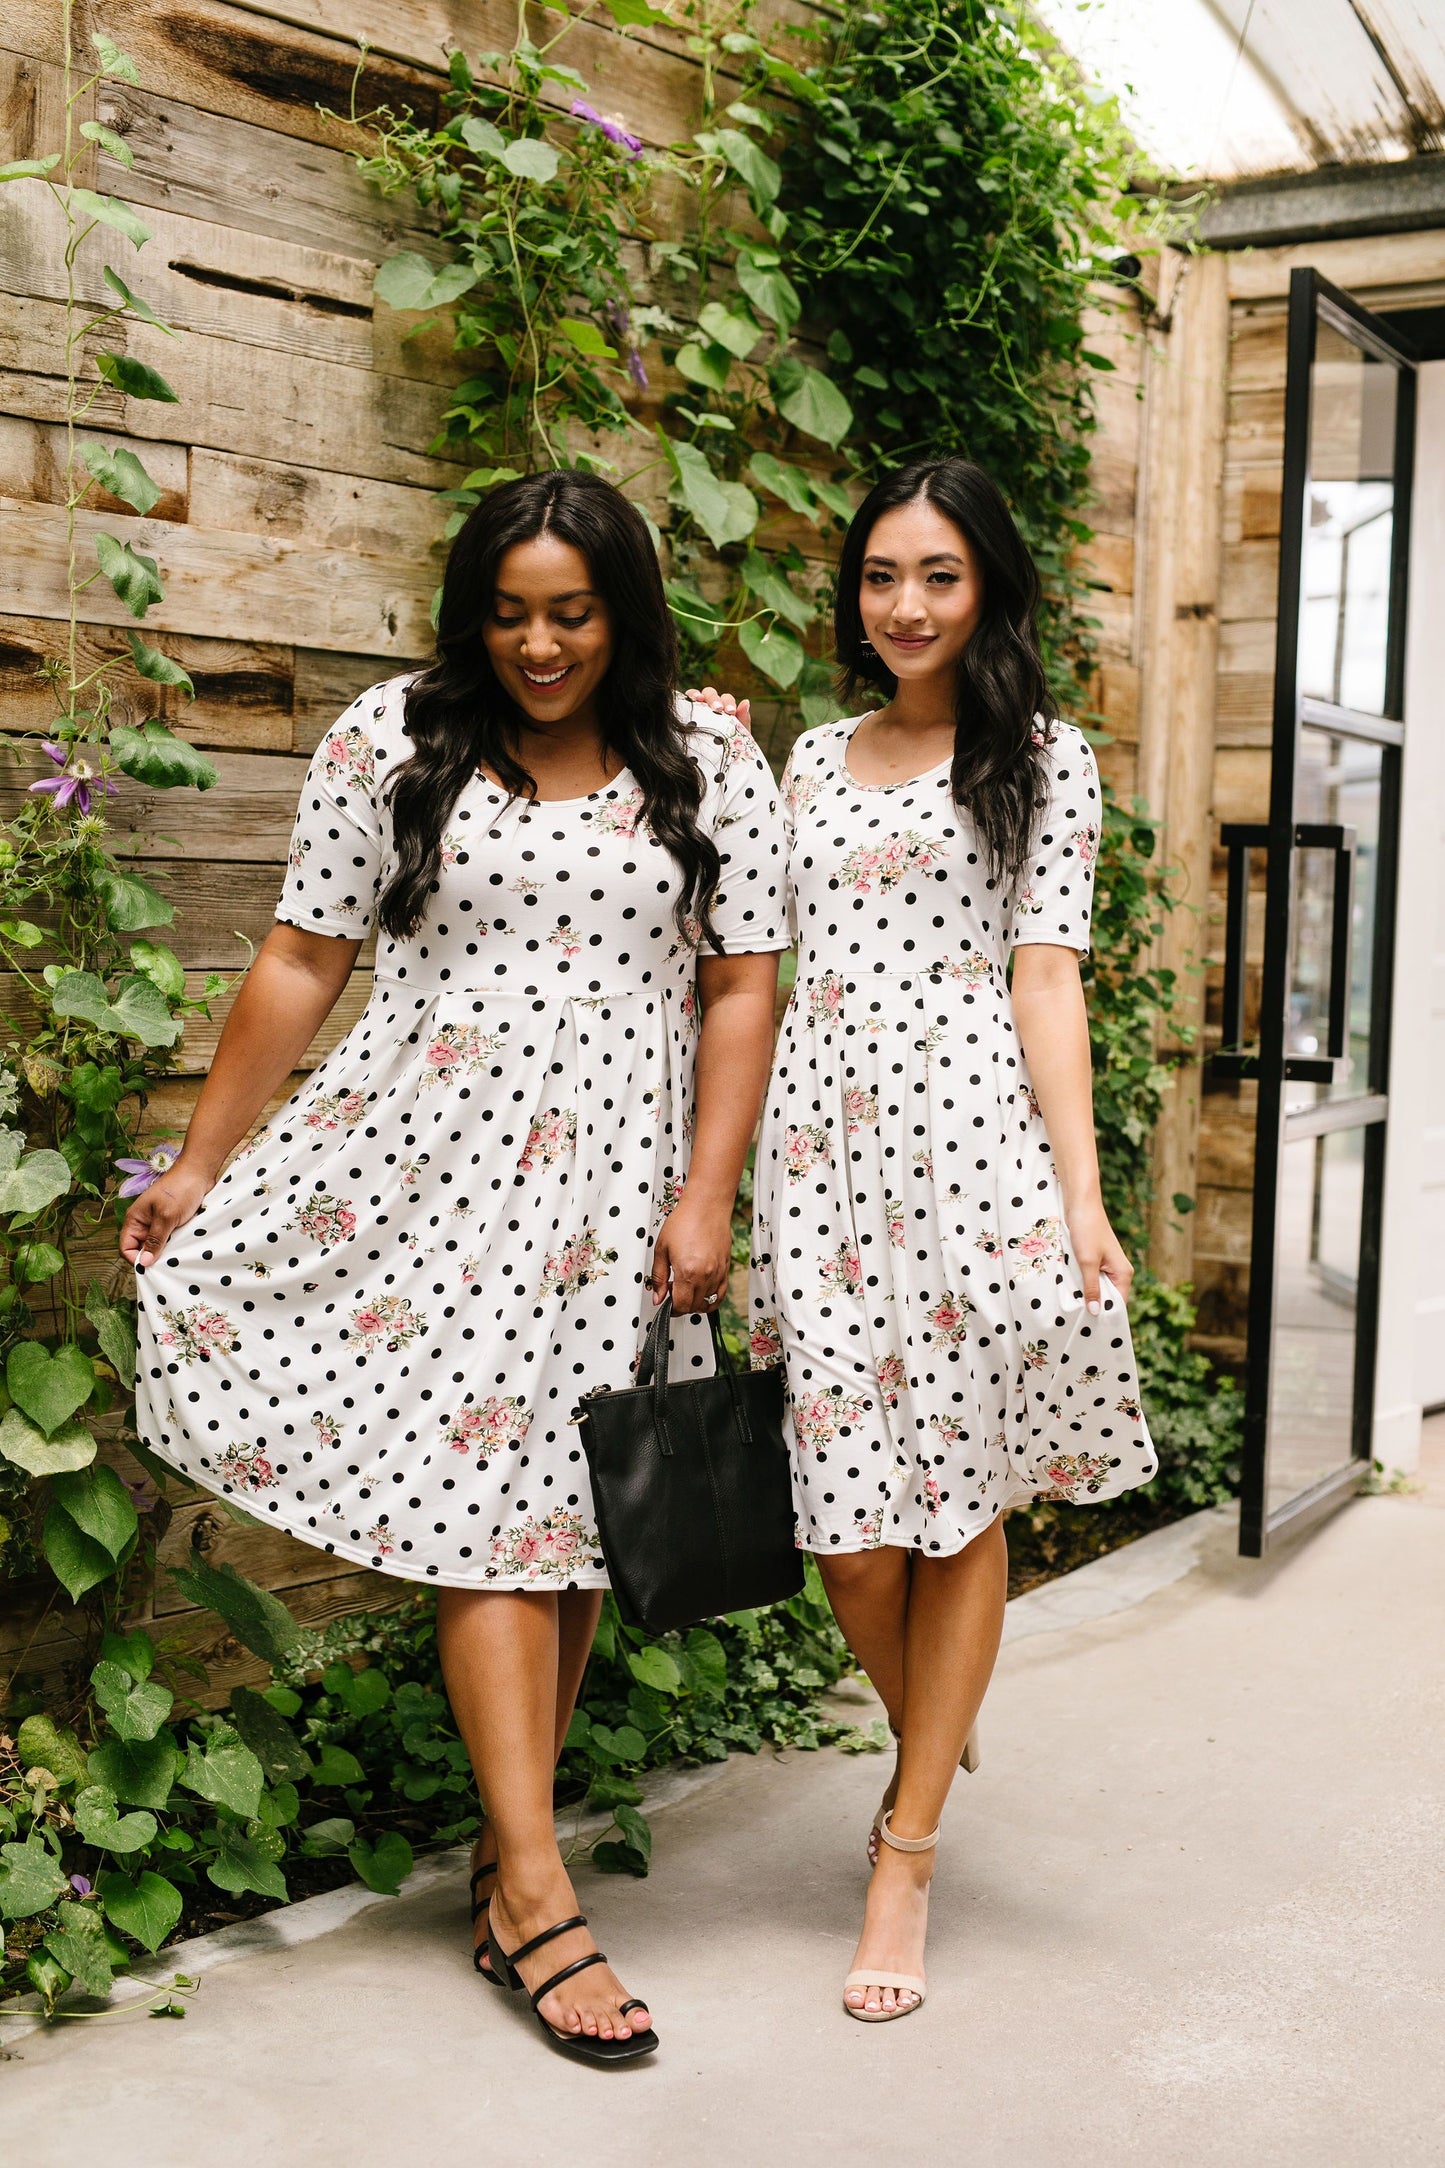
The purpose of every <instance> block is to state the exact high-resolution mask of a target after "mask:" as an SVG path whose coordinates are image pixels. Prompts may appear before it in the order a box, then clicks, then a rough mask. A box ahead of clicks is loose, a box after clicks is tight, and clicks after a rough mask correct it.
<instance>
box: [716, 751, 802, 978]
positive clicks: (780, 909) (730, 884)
mask: <svg viewBox="0 0 1445 2168" xmlns="http://www.w3.org/2000/svg"><path fill="white" fill-rule="evenodd" d="M707 720H708V722H709V723H712V724H717V723H719V722H724V721H726V720H727V719H726V718H723V717H716V716H709V717H708V718H707ZM708 802H709V804H710V807H711V818H710V820H709V822H708V825H709V827H710V830H711V833H712V839H713V842H714V843H715V844H716V845H717V849H718V856H719V858H720V859H721V861H722V871H721V875H720V878H719V881H718V890H717V895H716V897H715V898H714V900H713V907H712V923H713V928H714V931H715V932H716V934H717V937H718V939H719V941H720V942H721V943H722V946H723V950H724V953H725V954H726V955H729V956H747V955H751V954H753V953H755V952H756V951H759V950H764V949H786V948H791V947H792V945H793V939H792V935H791V934H790V933H789V931H788V914H787V895H786V890H787V865H788V861H787V846H786V844H785V841H784V837H783V817H782V814H781V813H780V811H779V810H778V797H777V790H776V787H775V785H774V783H773V771H772V769H771V768H770V767H769V766H768V764H767V762H766V760H764V758H763V756H762V753H761V751H760V750H759V748H758V746H757V745H756V743H755V742H754V740H753V739H752V738H751V737H750V736H749V735H748V733H747V731H746V730H743V729H740V728H739V727H738V726H737V725H736V724H733V725H732V726H731V728H730V729H729V730H728V732H727V734H726V735H725V737H724V739H723V744H722V752H721V757H720V758H719V760H718V763H717V773H716V776H715V778H714V780H713V782H712V785H711V787H710V789H709V791H708Z"/></svg>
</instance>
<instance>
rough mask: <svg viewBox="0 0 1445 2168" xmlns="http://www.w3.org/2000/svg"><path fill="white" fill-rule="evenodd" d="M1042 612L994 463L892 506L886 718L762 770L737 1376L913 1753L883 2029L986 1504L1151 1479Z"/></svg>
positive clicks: (940, 1760)
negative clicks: (775, 1384)
mask: <svg viewBox="0 0 1445 2168" xmlns="http://www.w3.org/2000/svg"><path fill="white" fill-rule="evenodd" d="M1038 599H1039V588H1038V578H1037V575H1036V573H1035V570H1034V566H1033V564H1032V561H1031V560H1030V557H1029V554H1028V551H1027V549H1026V548H1025V546H1024V544H1023V541H1022V539H1021V538H1020V536H1019V533H1018V530H1017V528H1016V527H1015V525H1014V523H1013V520H1012V518H1011V517H1010V515H1009V512H1008V508H1007V506H1006V505H1005V503H1004V501H1003V498H1002V497H1001V496H1000V494H999V492H998V490H997V488H996V487H995V486H994V484H993V483H992V482H991V481H990V480H989V478H988V476H987V475H986V474H984V473H982V472H981V470H980V469H979V468H977V467H975V466H972V465H970V464H969V463H968V462H967V461H965V460H962V459H956V458H951V459H943V460H938V461H930V462H926V463H923V464H920V465H917V466H913V467H910V468H908V469H907V470H905V471H904V472H902V473H900V474H897V475H895V476H893V477H891V478H890V479H889V480H887V481H886V482H883V483H881V484H880V485H879V486H878V487H877V488H876V489H875V490H874V491H873V493H872V495H871V496H870V497H868V498H867V500H866V501H865V503H864V504H863V505H862V507H861V508H860V510H859V511H858V513H857V515H856V516H855V518H854V520H853V523H852V526H851V527H850V529H849V531H848V536H847V539H846V541H845V543H844V545H843V553H842V561H841V564H840V566H839V572H838V596H837V644H838V660H839V664H840V666H841V669H842V673H843V681H844V685H845V688H846V691H845V697H851V696H852V695H855V694H856V693H857V692H858V691H860V690H861V689H863V688H865V687H866V688H867V689H868V690H869V691H870V692H873V693H875V694H876V695H877V696H878V697H879V699H880V703H881V704H880V705H879V706H877V707H876V708H872V709H870V710H869V711H868V712H867V713H865V714H862V715H858V716H854V717H852V718H850V719H849V720H848V721H846V722H840V723H832V724H829V725H827V726H826V727H825V728H823V729H820V730H813V731H810V732H808V733H807V734H806V735H805V736H803V737H802V738H800V739H799V741H798V743H797V744H796V745H795V747H794V748H793V753H792V758H791V760H790V761H789V764H788V771H787V774H786V775H785V777H784V780H783V802H784V808H785V815H786V820H787V824H788V830H789V849H790V860H789V863H790V881H791V890H792V899H793V909H794V911H795V914H796V920H797V934H798V979H797V987H796V990H795V992H794V994H793V997H792V1001H791V1004H790V1006H789V1010H788V1015H787V1019H786V1021H785V1023H784V1027H783V1033H782V1037H781V1040H780V1042H779V1048H778V1053H777V1058H776V1061H775V1064H774V1068H773V1075H772V1080H771V1083H770V1085H769V1089H768V1096H767V1107H766V1113H765V1115H764V1119H763V1129H762V1135H761V1139H760V1142H759V1146H758V1154H757V1172H756V1178H755V1193H756V1200H757V1203H756V1213H757V1219H756V1229H755V1251H756V1254H755V1260H754V1277H753V1292H752V1303H753V1312H754V1316H753V1355H754V1360H755V1361H759V1362H767V1361H775V1360H777V1359H779V1357H781V1359H782V1361H783V1362H784V1364H785V1365H786V1371H787V1387H788V1401H789V1426H790V1431H791V1440H792V1446H793V1455H794V1487H795V1495H796V1499H797V1508H798V1527H799V1541H800V1542H801V1543H802V1545H803V1546H804V1547H805V1548H806V1549H808V1550H810V1551H813V1552H815V1553H816V1554H817V1557H818V1563H819V1567H820V1569H821V1571H822V1575H823V1579H824V1582H825V1584H826V1587H827V1590H828V1594H829V1597H830V1599H831V1601H832V1604H833V1609H834V1612H835V1613H836V1615H837V1618H838V1622H839V1624H840V1626H841V1627H842V1629H843V1631H844V1633H845V1634H846V1635H847V1638H848V1641H849V1644H850V1646H851V1647H852V1649H853V1651H854V1654H855V1655H856V1656H857V1658H858V1660H859V1662H860V1663H861V1664H862V1666H863V1668H864V1670H865V1671H866V1672H867V1673H868V1675H869V1677H870V1678H871V1679H872V1681H873V1684H874V1686H875V1687H876V1688H877V1690H878V1693H879V1694H880V1696H881V1697H882V1699H883V1702H884V1704H885V1706H886V1708H887V1711H888V1717H889V1721H890V1724H891V1726H892V1728H893V1730H894V1732H895V1733H896V1734H897V1736H898V1740H899V1752H898V1763H897V1768H896V1771H895V1773H894V1777H893V1781H892V1782H891V1783H890V1785H889V1787H888V1790H887V1792H886V1794H885V1795H884V1799H883V1804H882V1806H881V1808H880V1809H879V1812H878V1815H877V1818H876V1819H875V1822H874V1827H873V1832H872V1835H871V1837H870V1842H869V1851H870V1856H871V1857H872V1858H873V1860H874V1862H875V1864H874V1871H873V1878H872V1881H871V1884H870V1886H869V1893H868V1904H867V1911H866V1915H865V1920H864V1926H863V1933H862V1937H861V1939H860V1941H859V1944H858V1949H857V1954H856V1956H855V1958H854V1963H853V1968H852V1970H851V1972H850V1973H849V1976H848V1979H847V1981H846V1982H845V1985H844V1998H843V1999H844V2008H845V2009H846V2010H847V2011H848V2013H849V2015H850V2016H852V2017H856V2018H861V2019H863V2020H864V2021H866V2022H872V2023H878V2022H882V2021H885V2020H888V2019H891V2018H897V2017H903V2016H905V2015H907V2014H908V2013H909V2012H910V2011H913V2010H916V2009H917V2008H918V2006H919V2004H920V2003H921V2002H922V2000H923V1996H924V1982H923V1976H922V1958H923V1946H924V1935H925V1930H926V1925H927V1902H928V1898H927V1892H928V1883H929V1880H930V1877H931V1875H932V1871H933V1853H934V1847H935V1846H936V1844H937V1842H938V1823H939V1817H940V1815H941V1813H942V1809H943V1804H944V1801H945V1799H946V1798H947V1796H948V1790H949V1785H950V1782H951V1780H952V1777H953V1774H954V1772H955V1770H956V1769H957V1768H958V1767H959V1765H960V1759H961V1758H962V1760H963V1763H964V1766H966V1767H972V1766H973V1764H974V1761H975V1759H976V1755H975V1753H974V1752H973V1750H972V1735H973V1728H974V1722H975V1719H976V1717H977V1715H978V1711H979V1707H980V1704H981V1703H982V1701H983V1697H984V1693H985V1691H986V1689H987V1686H988V1681H989V1676H990V1673H991V1672H992V1669H993V1663H994V1658H995V1656H996V1654H997V1650H998V1644H999V1637H1000V1633H1001V1630H1002V1624H1003V1606H1004V1598H1005V1595H1006V1592H1007V1578H1008V1560H1007V1552H1006V1548H1005V1543H1004V1531H1003V1522H1002V1515H1003V1513H1004V1510H1005V1508H1007V1507H1009V1506H1013V1505H1018V1504H1021V1503H1024V1502H1025V1501H1027V1500H1031V1499H1039V1498H1046V1499H1063V1500H1067V1501H1069V1502H1071V1503H1075V1504H1080V1503H1084V1502H1086V1501H1088V1500H1090V1499H1096V1498H1107V1497H1112V1496H1113V1495H1114V1494H1115V1493H1116V1492H1118V1491H1121V1490H1124V1489H1126V1488H1127V1487H1128V1486H1130V1485H1131V1484H1136V1483H1142V1482H1145V1481H1147V1480H1148V1478H1149V1477H1150V1476H1151V1475H1152V1474H1153V1473H1154V1466H1155V1464H1154V1458H1153V1453H1152V1450H1151V1447H1150V1443H1149V1438H1148V1434H1147V1431H1146V1429H1145V1426H1144V1421H1143V1416H1142V1414H1141V1411H1140V1405H1139V1394H1138V1384H1137V1380H1136V1377H1135V1374H1134V1364H1133V1356H1132V1353H1131V1350H1130V1344H1129V1330H1128V1323H1127V1320H1126V1317H1125V1314H1124V1304H1125V1302H1126V1300H1127V1297H1128V1291H1129V1283H1130V1277H1131V1273H1130V1266H1129V1263H1128V1260H1127V1259H1126V1258H1125V1256H1124V1254H1123V1251H1122V1250H1121V1249H1120V1246H1119V1243H1118V1240H1117V1239H1116V1237H1115V1235H1114V1233H1113V1230H1112V1229H1111V1228H1110V1226H1109V1222H1108V1219H1107V1217H1106V1215H1105V1212H1104V1207H1103V1203H1102V1200H1101V1196H1100V1187H1099V1166H1098V1157H1097V1153H1096V1150H1095V1143H1094V1128H1093V1114H1092V1104H1091V1072H1090V1058H1089V1039H1088V1030H1087V1025H1086V1020H1085V1013H1084V1002H1083V993H1082V989H1081V985H1080V978H1079V956H1080V954H1081V952H1083V951H1085V950H1086V949H1087V948H1088V945H1089V911H1090V902H1091V890H1092V882H1093V864H1094V857H1095V853H1096V850H1097V847H1098V842H1099V832H1100V810H1101V809H1100V797H1099V784H1098V776H1097V772H1096V770H1095V766H1094V759H1093V755H1092V753H1091V752H1090V750H1089V747H1088V745H1087V743H1086V741H1085V739H1084V737H1083V736H1082V734H1081V733H1080V732H1079V731H1078V730H1076V729H1074V728H1072V727H1071V726H1070V725H1068V724H1064V723H1059V722H1052V721H1050V720H1048V718H1049V714H1050V708H1049V700H1048V690H1047V687H1046V685H1045V681H1044V672H1043V668H1042V665H1041V662H1040V659H1039V648H1038V640H1037V634H1036V630H1035V613H1036V610H1037V607H1038ZM1010 965H1011V966H1012V983H1011V985H1010V978H1009V972H1010Z"/></svg>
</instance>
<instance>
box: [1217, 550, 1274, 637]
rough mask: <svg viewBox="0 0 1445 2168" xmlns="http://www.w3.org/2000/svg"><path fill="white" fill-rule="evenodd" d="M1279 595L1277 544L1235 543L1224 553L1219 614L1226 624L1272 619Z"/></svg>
mask: <svg viewBox="0 0 1445 2168" xmlns="http://www.w3.org/2000/svg"><path fill="white" fill-rule="evenodd" d="M1278 592H1279V544H1278V543H1277V542H1274V541H1269V542H1235V543H1232V544H1230V546H1229V547H1228V548H1227V549H1226V550H1225V552H1224V578H1223V581H1222V583H1221V588H1220V598H1219V613H1220V617H1221V620H1222V621H1223V622H1224V623H1225V624H1237V623H1239V622H1241V621H1252V622H1258V621H1259V620H1261V619H1264V618H1269V617H1273V615H1274V610H1275V601H1276V597H1277V595H1278Z"/></svg>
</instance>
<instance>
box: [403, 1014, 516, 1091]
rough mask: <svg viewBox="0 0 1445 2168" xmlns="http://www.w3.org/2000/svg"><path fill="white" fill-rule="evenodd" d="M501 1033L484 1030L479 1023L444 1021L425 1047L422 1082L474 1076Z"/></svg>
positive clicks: (495, 1045) (497, 1042) (439, 1081)
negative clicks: (445, 1022)
mask: <svg viewBox="0 0 1445 2168" xmlns="http://www.w3.org/2000/svg"><path fill="white" fill-rule="evenodd" d="M501 1043H502V1039H501V1034H500V1033H499V1032H495V1031H483V1030H482V1027H481V1025H480V1024H443V1025H441V1026H440V1027H439V1029H438V1030H437V1032H436V1035H435V1037H434V1038H433V1039H432V1040H431V1042H430V1044H429V1045H428V1047H427V1050H426V1056H425V1062H426V1066H425V1068H424V1069H423V1071H422V1079H421V1080H422V1084H423V1086H426V1085H428V1084H442V1083H445V1082H446V1081H447V1080H448V1079H449V1078H451V1077H459V1076H475V1075H476V1074H477V1072H478V1070H480V1069H484V1068H485V1067H486V1065H487V1063H488V1062H489V1061H490V1059H491V1057H492V1055H493V1054H495V1053H496V1051H497V1048H498V1047H499V1046H500V1045H501Z"/></svg>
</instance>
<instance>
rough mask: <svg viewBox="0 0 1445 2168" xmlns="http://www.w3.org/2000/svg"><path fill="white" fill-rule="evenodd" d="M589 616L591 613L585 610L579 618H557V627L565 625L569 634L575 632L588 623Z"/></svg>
mask: <svg viewBox="0 0 1445 2168" xmlns="http://www.w3.org/2000/svg"><path fill="white" fill-rule="evenodd" d="M591 616H592V612H591V611H590V610H586V611H584V612H583V614H582V616H581V617H559V618H558V620H557V622H558V624H559V625H565V626H566V627H567V630H568V631H569V632H576V631H577V630H578V629H579V628H580V627H581V626H583V625H585V624H587V623H588V622H589V621H590V619H591Z"/></svg>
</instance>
